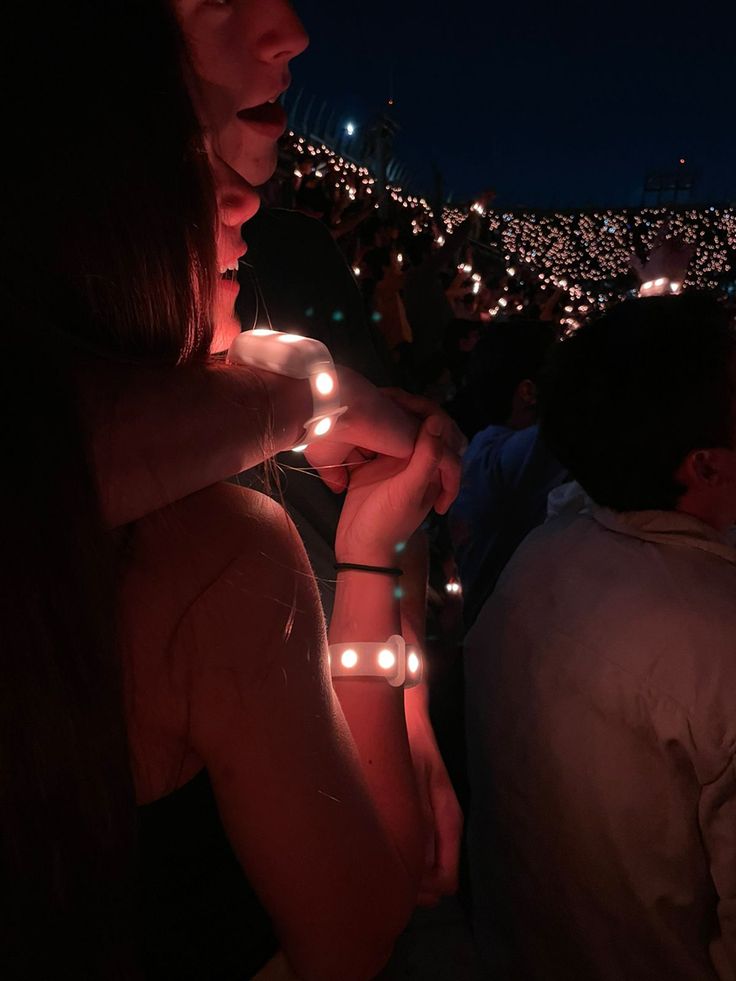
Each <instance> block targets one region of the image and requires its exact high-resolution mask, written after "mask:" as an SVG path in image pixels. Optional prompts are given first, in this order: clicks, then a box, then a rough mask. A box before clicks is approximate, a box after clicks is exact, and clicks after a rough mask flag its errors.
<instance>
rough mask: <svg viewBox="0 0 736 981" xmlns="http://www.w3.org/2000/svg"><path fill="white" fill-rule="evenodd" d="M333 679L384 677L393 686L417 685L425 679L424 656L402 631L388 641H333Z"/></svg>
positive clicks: (331, 652)
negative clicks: (407, 640)
mask: <svg viewBox="0 0 736 981" xmlns="http://www.w3.org/2000/svg"><path fill="white" fill-rule="evenodd" d="M329 650H330V671H331V673H332V677H333V678H384V679H385V680H386V681H388V683H389V684H390V685H391V686H392V687H393V688H414V687H415V686H416V685H418V684H419V682H420V681H421V680H422V659H421V657H420V656H419V653H418V652H417V651H416V650H415V649H414V648H407V646H406V644H405V642H404V638H403V637H401V636H399V635H398V634H394V636H393V637H389V639H388V640H387V641H386V643H385V644H379V643H371V644H331V645H330V649H329Z"/></svg>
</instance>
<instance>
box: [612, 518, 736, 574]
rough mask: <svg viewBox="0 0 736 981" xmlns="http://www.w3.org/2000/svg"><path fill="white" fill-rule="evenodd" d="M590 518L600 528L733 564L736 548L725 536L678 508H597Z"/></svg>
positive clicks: (735, 557)
mask: <svg viewBox="0 0 736 981" xmlns="http://www.w3.org/2000/svg"><path fill="white" fill-rule="evenodd" d="M593 517H594V518H595V520H596V521H597V522H598V523H599V524H600V525H603V527H604V528H608V529H609V530H610V531H615V532H618V533H619V534H620V535H629V536H630V537H632V538H639V539H641V540H642V541H645V542H657V543H659V544H662V545H680V546H683V547H685V548H698V549H701V550H702V551H704V552H711V553H713V554H714V555H720V556H721V558H723V559H726V561H727V562H732V563H733V564H734V565H736V548H735V547H734V546H733V545H732V544H730V541H729V536H728V535H727V534H723V533H721V532H719V531H716V529H715V528H711V526H710V525H707V524H705V523H704V522H703V521H700V519H699V518H693V517H692V516H691V515H689V514H682V513H681V512H680V511H626V512H619V511H611V510H609V509H608V508H597V509H596V510H595V511H594V512H593Z"/></svg>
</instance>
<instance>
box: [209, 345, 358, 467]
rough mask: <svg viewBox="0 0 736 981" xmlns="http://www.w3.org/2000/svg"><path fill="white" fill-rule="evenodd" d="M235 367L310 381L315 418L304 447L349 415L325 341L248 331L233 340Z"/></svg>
mask: <svg viewBox="0 0 736 981" xmlns="http://www.w3.org/2000/svg"><path fill="white" fill-rule="evenodd" d="M227 359H228V361H229V362H230V363H231V364H247V365H250V366H251V367H253V368H262V369H263V370H264V371H272V372H273V373H274V374H276V375H285V376H286V377H287V378H307V379H308V380H309V386H310V388H311V390H312V417H311V418H310V419H308V420H307V421H306V422H305V423H304V435H303V437H302V439H301V440H300V441H299V442H300V444H301V445H299V446H295V447H294V450H295V451H296V452H300V451H302V450H305V449H306V448H307V446H308V445H309V443H311V442H312V440H314V439H318V438H319V437H320V436H326V435H327V433H329V432H330V430H331V429H332V427H333V426H334V425H335V422H336V420H337V419H339V418H340V416H341V415H342V414H343V412H347V406H342V405H340V387H339V385H338V381H337V372H336V371H335V362H334V361H333V360H332V355H331V354H330V352H329V351H328V350H327V348H326V347H325V345H324V344H323V343H322V342H321V341H317V340H315V339H314V338H313V337H302V335H301V334H284V333H281V332H280V331H277V330H265V329H260V328H258V329H256V330H247V331H245V332H244V333H242V334H240V335H239V336H238V337H236V339H235V340H234V341H233V343H232V345H231V346H230V350H229V352H228V356H227Z"/></svg>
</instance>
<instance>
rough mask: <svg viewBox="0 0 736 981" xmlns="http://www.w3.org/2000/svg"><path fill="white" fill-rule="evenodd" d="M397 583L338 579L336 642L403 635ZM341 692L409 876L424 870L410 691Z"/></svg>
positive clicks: (377, 684) (347, 683)
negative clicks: (407, 704) (408, 713)
mask: <svg viewBox="0 0 736 981" xmlns="http://www.w3.org/2000/svg"><path fill="white" fill-rule="evenodd" d="M395 589H396V584H395V582H394V580H392V579H390V578H388V577H383V576H377V575H367V574H365V573H358V572H348V573H341V574H340V575H339V577H338V584H337V592H336V596H335V607H334V613H333V617H332V622H331V624H330V643H332V644H342V643H350V642H351V641H352V642H355V643H357V642H370V641H376V642H378V643H380V642H382V641H386V640H387V639H388V638H389V637H390V636H391V635H392V634H398V633H400V632H401V616H400V610H399V601H398V599H397V598H396V596H395V594H394V590H395ZM334 685H335V691H336V692H337V696H338V698H339V700H340V704H341V706H342V709H343V712H344V714H345V717H346V719H347V722H348V725H349V726H350V730H351V732H352V735H353V739H354V740H355V743H356V746H357V748H358V753H359V756H360V760H361V763H362V765H363V771H364V774H365V778H366V781H367V783H368V786H369V788H370V791H371V795H372V797H373V801H374V803H375V805H376V808H377V810H378V812H379V814H380V815H381V817H382V819H383V822H384V826H385V827H386V830H387V831H388V833H389V835H390V836H391V839H392V840H393V842H394V845H395V847H396V849H397V852H398V854H399V856H400V858H401V861H402V864H403V866H404V868H405V869H406V871H407V874H408V875H409V876H410V877H411V879H412V880H413V881H416V882H417V883H418V881H419V876H420V874H421V869H422V861H423V856H422V853H421V843H422V836H421V834H420V833H419V829H420V828H421V813H420V809H419V802H418V798H417V793H416V787H415V782H414V774H413V769H412V761H411V753H410V750H409V745H408V741H407V733H406V721H405V717H404V692H403V689H401V688H398V689H397V688H392V687H391V686H390V685H389V684H388V683H387V682H386V681H384V680H382V679H380V678H378V679H374V678H356V679H348V680H345V679H336V680H335V682H334Z"/></svg>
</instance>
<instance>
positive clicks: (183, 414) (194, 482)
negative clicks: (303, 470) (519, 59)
mask: <svg viewBox="0 0 736 981" xmlns="http://www.w3.org/2000/svg"><path fill="white" fill-rule="evenodd" d="M82 397H83V403H84V409H85V411H84V415H85V418H86V419H87V420H88V421H89V424H90V442H91V446H92V455H93V462H94V466H95V469H96V473H97V478H98V485H99V488H100V499H101V503H102V511H103V516H104V518H105V520H106V522H107V524H108V525H109V526H110V527H111V528H116V527H119V526H120V525H124V524H127V523H128V522H130V521H134V520H136V519H138V518H140V517H143V516H144V515H146V514H149V513H150V512H152V511H155V510H157V509H158V508H161V507H164V506H165V505H167V504H170V503H172V502H173V501H176V500H179V499H181V498H183V497H186V496H187V495H189V494H191V493H194V492H195V491H198V490H202V489H203V488H205V487H209V486H211V485H212V484H215V483H217V482H218V481H221V480H225V479H227V478H228V477H232V476H233V475H235V474H237V473H240V472H241V471H242V470H246V469H248V468H249V467H253V466H256V465H257V464H259V463H261V462H262V461H263V460H265V459H267V458H268V457H271V456H273V455H274V454H275V453H278V452H280V451H281V450H284V449H287V448H288V447H290V446H293V445H294V444H295V443H296V442H297V441H298V439H299V437H300V436H301V433H302V423H303V422H304V420H305V419H308V418H309V416H310V414H311V407H312V401H311V394H310V390H309V384H308V383H307V382H306V381H298V380H294V379H290V378H284V377H282V376H280V375H274V374H272V373H270V372H266V371H254V370H252V369H250V368H244V367H240V366H236V365H225V364H221V363H215V362H213V363H210V364H207V365H193V366H186V367H179V368H168V367H167V368H149V367H139V366H128V365H110V364H95V365H94V366H93V367H89V368H88V369H87V370H85V371H84V372H83V374H82Z"/></svg>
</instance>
